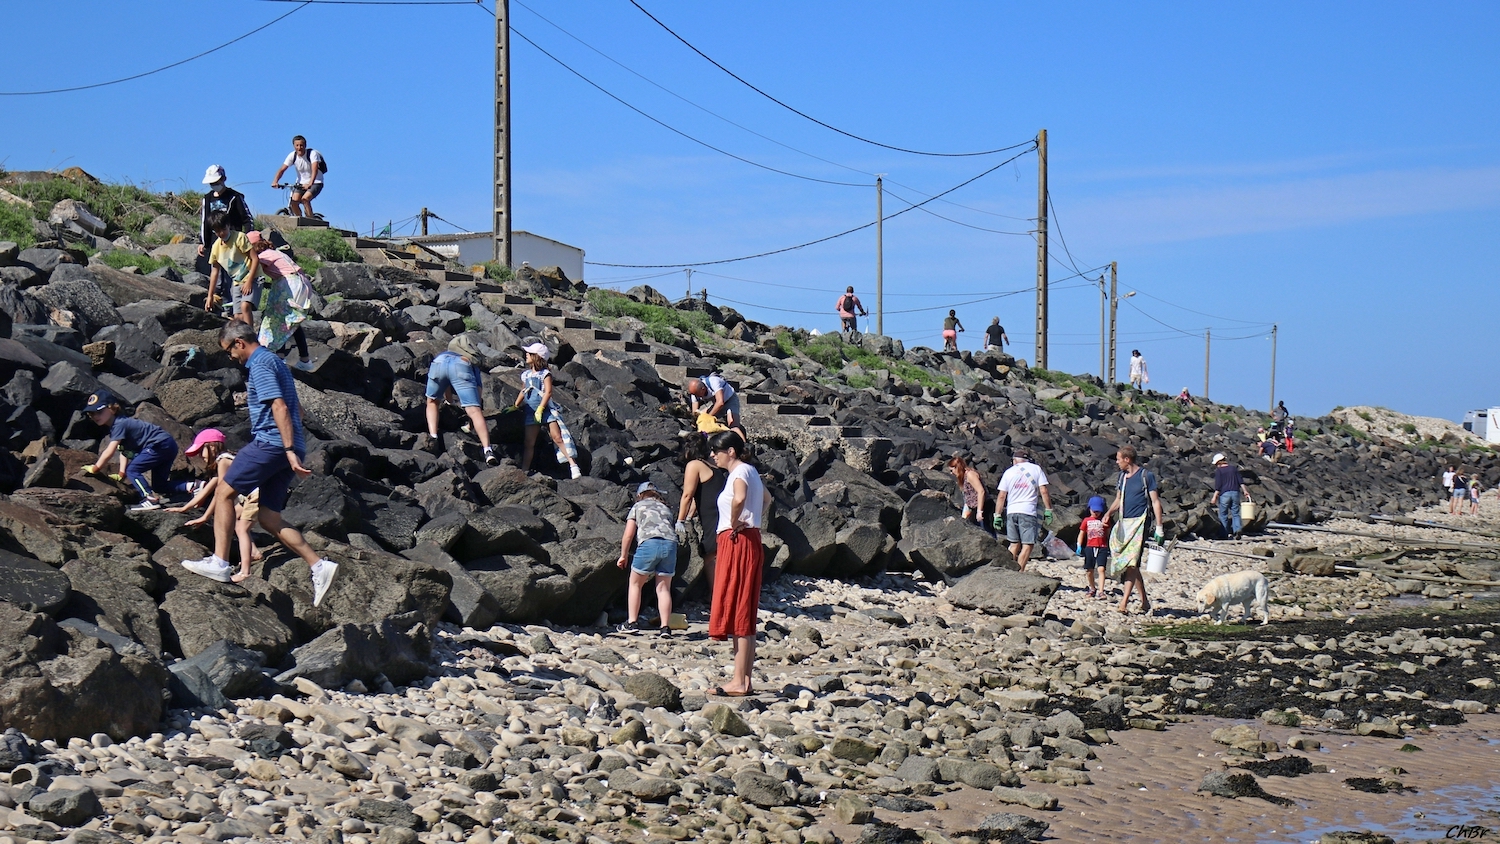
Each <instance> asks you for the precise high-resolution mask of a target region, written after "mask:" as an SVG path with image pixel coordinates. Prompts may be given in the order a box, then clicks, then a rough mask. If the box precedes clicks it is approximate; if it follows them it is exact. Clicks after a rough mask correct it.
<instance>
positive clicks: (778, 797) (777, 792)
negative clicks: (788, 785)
mask: <svg viewBox="0 0 1500 844" xmlns="http://www.w3.org/2000/svg"><path fill="white" fill-rule="evenodd" d="M734 788H735V794H736V795H738V796H739V798H740V799H741V800H746V801H749V802H750V803H754V804H755V805H757V806H760V807H762V808H767V809H768V808H770V807H772V806H785V805H787V804H788V803H790V802H792V801H791V799H790V798H788V797H787V793H786V789H785V788H784V787H783V786H782V784H781V780H779V779H777V778H775V777H773V776H771V775H770V774H767V773H765V772H764V771H758V770H756V769H755V768H741V769H740V770H738V771H736V772H735V774H734Z"/></svg>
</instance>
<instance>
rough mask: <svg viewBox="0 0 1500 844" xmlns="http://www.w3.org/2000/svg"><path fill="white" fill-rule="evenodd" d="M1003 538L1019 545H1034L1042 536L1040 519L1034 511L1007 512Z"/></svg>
mask: <svg viewBox="0 0 1500 844" xmlns="http://www.w3.org/2000/svg"><path fill="white" fill-rule="evenodd" d="M1005 538H1006V539H1009V540H1010V541H1011V542H1016V543H1019V544H1021V545H1035V544H1036V543H1037V540H1039V539H1041V538H1042V520H1041V519H1039V518H1037V517H1036V514H1035V513H1007V514H1006V516H1005Z"/></svg>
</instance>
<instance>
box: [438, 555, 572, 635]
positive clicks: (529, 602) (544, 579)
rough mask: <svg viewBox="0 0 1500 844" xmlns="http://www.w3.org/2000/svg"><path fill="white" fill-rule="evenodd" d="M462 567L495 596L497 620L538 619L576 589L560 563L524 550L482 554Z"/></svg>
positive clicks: (520, 621) (521, 620)
mask: <svg viewBox="0 0 1500 844" xmlns="http://www.w3.org/2000/svg"><path fill="white" fill-rule="evenodd" d="M542 553H545V552H542ZM464 568H466V569H468V571H469V573H470V574H472V575H474V579H475V580H478V581H479V582H480V584H482V585H483V586H484V590H485V591H486V592H488V593H489V594H490V595H491V596H492V597H493V598H494V599H495V603H496V604H497V612H498V616H499V617H498V620H499V621H503V622H510V623H521V624H524V623H528V622H535V621H541V620H542V619H543V618H546V617H547V615H548V614H549V613H551V612H552V611H553V610H554V609H555V608H557V607H558V606H560V605H561V604H562V603H563V602H565V601H567V600H568V599H570V598H572V597H573V593H574V591H575V590H576V589H577V587H576V586H575V585H574V583H573V580H572V578H571V577H569V575H568V572H566V571H564V570H563V569H562V567H560V566H555V565H553V564H551V563H550V562H543V561H541V560H539V559H535V558H533V557H529V556H526V555H524V554H504V555H498V554H497V555H495V556H492V557H484V558H481V559H478V560H472V561H469V562H466V563H464Z"/></svg>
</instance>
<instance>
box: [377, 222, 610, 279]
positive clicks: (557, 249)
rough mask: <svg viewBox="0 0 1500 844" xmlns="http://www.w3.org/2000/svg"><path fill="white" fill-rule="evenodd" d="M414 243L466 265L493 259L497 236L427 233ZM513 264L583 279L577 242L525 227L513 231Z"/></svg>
mask: <svg viewBox="0 0 1500 844" xmlns="http://www.w3.org/2000/svg"><path fill="white" fill-rule="evenodd" d="M405 240H409V241H411V242H412V243H420V244H422V245H423V246H425V247H427V248H428V249H431V250H432V251H433V252H436V253H437V254H439V255H442V256H443V257H444V258H447V259H448V260H450V261H457V262H458V263H459V264H461V265H463V266H465V267H472V266H474V265H475V264H483V263H484V262H485V261H488V260H490V256H491V255H492V254H494V253H493V249H494V247H493V246H492V245H491V244H492V243H493V242H494V237H493V236H492V235H491V234H490V233H489V232H469V233H466V234H428V235H418V236H417V237H408V238H405ZM510 255H511V265H512V266H516V267H519V266H521V265H522V264H530V265H532V266H533V267H561V268H562V271H563V274H564V275H566V276H567V277H568V279H569V280H570V281H582V280H583V250H582V249H579V248H578V247H577V246H569V245H568V244H566V243H560V242H558V241H556V240H553V239H552V238H550V237H542V236H541V235H539V234H532V233H531V232H525V231H513V232H511V233H510Z"/></svg>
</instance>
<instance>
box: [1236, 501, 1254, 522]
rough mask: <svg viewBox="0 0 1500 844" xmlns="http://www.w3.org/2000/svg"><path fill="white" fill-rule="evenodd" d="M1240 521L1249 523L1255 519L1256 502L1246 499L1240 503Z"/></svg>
mask: <svg viewBox="0 0 1500 844" xmlns="http://www.w3.org/2000/svg"><path fill="white" fill-rule="evenodd" d="M1240 521H1241V522H1242V523H1244V524H1249V523H1250V522H1253V521H1255V502H1254V501H1245V502H1243V503H1241V504H1240Z"/></svg>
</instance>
